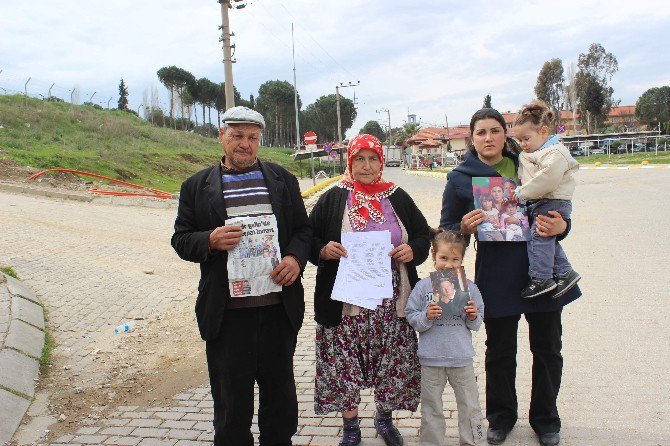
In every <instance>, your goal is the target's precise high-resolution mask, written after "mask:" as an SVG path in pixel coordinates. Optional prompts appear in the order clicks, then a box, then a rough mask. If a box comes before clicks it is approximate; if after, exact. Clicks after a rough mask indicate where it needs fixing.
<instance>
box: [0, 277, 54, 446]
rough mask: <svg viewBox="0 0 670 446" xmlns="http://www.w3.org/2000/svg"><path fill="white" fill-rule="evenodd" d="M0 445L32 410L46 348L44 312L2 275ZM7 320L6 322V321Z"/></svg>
mask: <svg viewBox="0 0 670 446" xmlns="http://www.w3.org/2000/svg"><path fill="white" fill-rule="evenodd" d="M0 315H6V316H0V444H5V443H6V442H9V441H10V440H11V439H12V437H13V436H14V433H15V432H16V430H17V429H18V427H19V425H20V423H21V420H22V419H23V416H24V414H25V413H26V411H27V410H28V407H30V403H31V402H32V398H33V397H34V395H35V385H36V383H37V381H38V375H39V369H40V361H39V358H40V356H41V355H42V348H43V347H44V310H43V309H42V307H41V305H40V304H39V300H38V299H37V296H36V295H35V293H33V292H32V291H31V290H30V289H29V288H28V287H26V286H25V285H24V284H23V283H22V282H21V281H19V280H16V279H14V278H13V277H10V276H7V275H6V274H4V273H0ZM5 319H6V321H5Z"/></svg>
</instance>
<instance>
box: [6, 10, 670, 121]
mask: <svg viewBox="0 0 670 446" xmlns="http://www.w3.org/2000/svg"><path fill="white" fill-rule="evenodd" d="M229 13H230V17H231V29H232V31H233V32H234V33H235V36H234V37H233V42H234V43H235V45H236V49H235V58H236V59H237V63H236V64H235V65H234V80H235V85H236V86H237V88H238V90H239V91H240V92H241V93H242V95H243V96H244V97H248V95H250V94H253V95H257V91H258V87H259V86H260V84H261V83H263V82H265V81H267V80H274V79H279V80H287V81H289V82H291V83H292V82H293V62H292V43H291V23H293V25H294V28H295V59H296V67H297V80H298V90H299V92H300V95H301V98H302V101H303V104H304V105H303V106H306V105H307V104H309V103H311V102H313V101H314V100H316V99H317V98H318V97H320V96H322V95H326V94H333V93H334V90H335V85H338V84H339V83H340V82H343V83H347V82H349V81H354V82H355V81H359V80H360V81H361V84H360V86H359V87H356V88H355V89H352V88H346V89H343V90H342V94H343V95H345V96H347V97H352V96H353V94H354V92H355V94H356V98H357V101H358V106H359V109H358V119H357V120H356V122H355V123H354V127H353V129H352V130H351V131H350V133H351V132H355V131H357V130H358V129H359V128H360V127H361V126H362V125H363V124H364V123H365V122H367V121H368V120H370V119H378V118H379V115H378V114H377V113H376V112H375V111H376V110H378V109H381V108H387V109H389V110H390V112H391V120H392V124H393V125H394V126H398V125H401V124H402V120H403V119H406V116H407V113H408V110H409V111H410V112H411V113H414V114H416V115H418V117H419V118H420V119H422V122H426V123H443V122H445V115H447V116H448V119H449V123H450V124H456V123H459V122H468V120H469V117H470V115H471V114H472V112H473V111H475V110H476V109H477V108H479V107H480V106H481V104H482V101H483V98H484V96H485V95H486V94H491V95H492V97H493V105H494V106H495V107H498V108H499V109H501V110H503V111H506V110H516V109H518V108H519V107H520V106H521V105H522V104H523V103H524V102H525V101H527V100H529V99H531V98H532V96H533V87H534V85H535V80H536V77H537V73H538V72H539V70H540V68H541V66H542V64H543V63H544V62H545V61H547V60H550V59H552V58H554V57H558V58H560V59H562V60H563V62H564V66H566V65H567V64H568V63H569V62H576V61H577V57H578V55H579V54H580V53H582V52H586V51H587V50H588V47H589V45H590V44H591V43H594V42H599V43H601V44H602V45H603V46H604V47H605V49H606V50H607V51H610V52H612V53H613V54H614V55H615V56H616V57H617V58H618V60H619V72H618V73H616V74H615V76H614V78H613V79H612V86H613V87H614V89H615V97H619V98H621V100H622V103H623V104H632V103H634V102H635V100H636V99H637V97H638V96H639V95H640V94H641V93H642V92H644V90H646V89H647V88H651V87H654V86H660V85H667V84H669V83H670V79H669V75H667V74H664V73H669V72H670V70H669V69H668V68H669V66H670V56H669V54H670V52H668V51H659V50H658V49H659V45H660V46H662V45H664V40H663V37H662V36H663V33H662V31H661V30H666V29H668V28H669V25H670V10H669V9H668V8H661V7H659V5H658V2H656V1H652V0H640V1H637V2H634V3H631V2H629V1H623V0H613V1H610V2H608V3H607V5H606V7H603V3H602V2H598V1H595V0H586V1H581V2H580V1H576V0H566V1H564V2H561V3H556V2H550V1H548V0H541V1H540V0H538V1H532V2H523V3H521V2H508V3H505V4H503V3H491V2H486V1H483V0H479V1H474V2H470V3H467V4H466V3H463V2H457V1H453V0H448V1H416V2H404V3H397V2H388V1H382V0H369V1H364V0H350V1H347V2H340V1H334V0H331V1H319V2H315V1H313V0H294V1H291V2H288V1H286V0H273V1H268V0H249V1H248V2H247V7H246V8H244V9H240V10H237V9H233V10H230V11H229ZM220 22H221V11H220V7H219V5H218V4H217V3H216V2H214V1H208V2H178V1H176V0H166V1H161V2H159V1H157V0H145V1H143V2H136V1H132V0H117V1H115V2H102V1H91V2H86V3H82V2H78V1H75V0H64V1H62V2H59V3H53V2H47V1H45V0H34V1H31V2H25V1H19V0H5V1H4V2H3V14H2V15H1V16H0V54H3V60H2V62H1V65H2V66H0V69H2V70H3V71H2V73H0V87H3V88H5V89H9V90H10V91H23V88H24V87H23V85H24V83H25V80H26V79H27V78H28V77H31V78H32V79H31V81H30V83H29V84H28V87H29V92H31V93H34V94H36V93H39V94H46V91H47V90H48V88H49V86H50V85H51V84H52V83H54V82H55V83H56V86H55V87H54V89H53V90H54V91H55V92H57V93H58V94H59V95H61V96H62V97H66V96H69V94H70V91H71V89H72V88H73V87H74V85H80V87H81V90H82V94H81V97H82V98H83V99H85V98H86V97H90V95H91V94H92V93H93V92H96V95H95V97H94V98H96V99H97V100H98V101H100V102H101V103H102V105H106V102H107V99H108V98H109V97H110V96H111V97H113V98H114V102H116V98H117V97H118V83H119V80H120V78H121V77H123V78H124V80H126V82H127V84H128V86H129V89H130V94H131V96H130V105H131V107H133V108H136V107H137V106H138V105H139V104H140V102H141V99H142V91H144V90H145V89H149V88H150V87H151V85H157V84H158V79H157V77H156V71H157V70H158V69H159V68H161V67H163V66H168V65H177V66H179V67H182V68H184V69H187V70H189V71H191V72H192V73H193V74H194V75H195V76H196V77H197V78H200V77H207V78H209V79H211V80H212V81H215V82H222V81H223V77H224V75H223V66H222V63H221V60H222V50H221V43H220V42H219V40H218V39H219V35H220V31H219V29H218V26H219V25H220ZM655 43H658V45H657V44H655ZM31 89H33V90H31ZM162 94H163V97H164V101H167V99H166V98H167V93H166V92H165V91H164V90H163V93H162Z"/></svg>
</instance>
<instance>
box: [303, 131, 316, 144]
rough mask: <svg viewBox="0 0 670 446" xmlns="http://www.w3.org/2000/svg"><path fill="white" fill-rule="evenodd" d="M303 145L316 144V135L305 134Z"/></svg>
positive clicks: (312, 133)
mask: <svg viewBox="0 0 670 446" xmlns="http://www.w3.org/2000/svg"><path fill="white" fill-rule="evenodd" d="M305 144H316V133H314V132H307V133H305Z"/></svg>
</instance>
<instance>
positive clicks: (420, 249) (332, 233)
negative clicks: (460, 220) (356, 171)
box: [309, 187, 430, 327]
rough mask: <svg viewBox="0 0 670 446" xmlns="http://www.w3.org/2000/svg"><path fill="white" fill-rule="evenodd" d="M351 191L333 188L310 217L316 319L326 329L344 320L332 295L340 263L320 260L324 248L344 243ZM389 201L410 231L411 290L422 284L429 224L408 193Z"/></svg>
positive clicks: (340, 306) (400, 191)
mask: <svg viewBox="0 0 670 446" xmlns="http://www.w3.org/2000/svg"><path fill="white" fill-rule="evenodd" d="M348 193H349V191H348V190H347V189H344V188H341V187H334V188H332V189H330V190H329V191H328V192H326V193H325V194H323V195H322V196H321V198H319V201H317V203H316V205H315V206H314V209H312V212H311V214H310V215H309V222H310V224H311V225H312V228H313V241H312V252H311V254H310V258H309V261H310V262H312V263H313V264H314V265H316V266H317V267H318V268H317V272H316V288H315V290H314V319H315V320H316V322H318V323H319V324H321V325H323V326H325V327H333V326H336V325H339V324H340V322H341V321H342V302H340V301H336V300H332V299H331V298H330V295H331V294H332V291H333V285H334V284H335V276H336V275H337V268H338V266H339V264H340V261H339V260H322V259H320V258H319V253H320V252H321V248H323V247H324V246H325V245H326V244H327V243H328V242H329V241H336V242H338V243H340V242H341V234H342V219H343V217H344V211H345V209H346V204H347V196H348ZM389 201H390V202H391V206H393V210H394V211H395V213H396V215H397V216H398V219H399V220H400V221H401V222H402V224H403V225H404V226H405V229H406V231H407V238H408V241H407V244H408V245H409V246H410V247H411V248H412V251H413V253H414V258H413V259H412V261H411V262H408V263H406V264H405V265H407V275H408V276H409V282H410V285H411V286H412V287H414V284H415V283H416V282H418V281H419V278H418V275H417V273H416V267H417V265H421V264H422V263H423V262H424V261H425V260H426V258H428V251H429V248H430V240H429V235H428V223H427V222H426V219H425V218H424V216H423V214H422V213H421V211H420V210H419V208H418V207H417V206H416V204H415V203H414V201H413V200H412V198H411V197H410V196H409V194H408V193H407V192H405V191H404V190H402V189H400V188H398V189H396V191H395V192H393V194H391V195H390V196H389Z"/></svg>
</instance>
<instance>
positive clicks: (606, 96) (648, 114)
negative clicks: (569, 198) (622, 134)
mask: <svg viewBox="0 0 670 446" xmlns="http://www.w3.org/2000/svg"><path fill="white" fill-rule="evenodd" d="M618 70H619V63H618V61H617V58H616V56H614V54H612V53H610V52H608V51H606V50H605V48H604V47H603V46H602V45H601V44H599V43H593V44H591V46H590V47H589V49H588V51H587V52H585V53H581V54H580V55H579V57H578V59H577V66H576V67H575V65H574V63H571V64H569V65H568V67H567V70H566V71H564V69H563V62H562V61H561V59H558V58H555V59H551V60H549V61H547V62H545V63H544V65H542V68H541V69H540V73H539V74H538V76H537V83H536V84H535V95H536V96H537V97H538V99H542V100H543V101H545V102H546V103H547V104H548V105H549V106H550V107H552V108H554V109H556V110H563V109H566V108H567V109H569V110H572V111H573V113H575V115H576V114H577V113H578V114H579V120H580V123H581V125H582V126H583V127H584V128H586V130H587V132H588V133H595V132H596V131H599V130H606V129H604V128H603V127H604V124H605V121H606V120H607V115H608V113H609V112H610V110H611V108H612V107H613V106H617V105H619V103H620V102H621V101H620V100H615V99H614V98H613V94H614V89H613V88H612V87H611V86H610V82H611V80H612V77H613V76H614V74H615V73H616V72H617V71H618ZM635 113H636V115H637V117H638V119H639V120H640V122H641V123H642V124H647V125H649V126H652V127H655V126H657V125H659V124H660V126H661V128H662V130H663V132H664V133H667V132H668V126H669V125H670V122H669V121H670V87H667V86H665V87H659V88H651V89H649V90H647V91H646V92H644V93H643V94H642V95H641V96H640V98H639V99H638V100H637V103H636V107H635ZM557 121H558V122H557V123H560V113H559V114H558V115H557ZM609 130H611V129H609Z"/></svg>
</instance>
